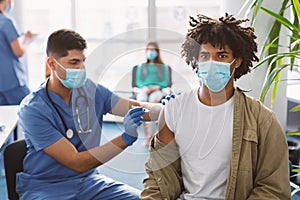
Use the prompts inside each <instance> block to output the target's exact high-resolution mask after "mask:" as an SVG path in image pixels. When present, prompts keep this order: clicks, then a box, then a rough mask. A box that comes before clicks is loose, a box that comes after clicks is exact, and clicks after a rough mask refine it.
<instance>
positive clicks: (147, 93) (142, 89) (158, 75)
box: [136, 42, 169, 146]
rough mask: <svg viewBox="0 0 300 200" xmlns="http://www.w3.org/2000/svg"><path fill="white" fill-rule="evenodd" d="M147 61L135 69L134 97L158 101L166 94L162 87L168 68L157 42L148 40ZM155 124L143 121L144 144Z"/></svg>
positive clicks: (164, 85)
mask: <svg viewBox="0 0 300 200" xmlns="http://www.w3.org/2000/svg"><path fill="white" fill-rule="evenodd" d="M146 57H147V61H146V62H145V63H142V64H141V65H139V66H138V68H137V71H136V86H137V87H138V88H139V89H138V91H137V95H136V99H137V100H138V101H144V102H152V103H158V102H160V101H161V100H162V98H163V97H164V96H165V95H167V94H166V93H165V92H164V91H163V89H164V88H166V87H167V86H168V83H169V74H168V68H167V66H166V65H165V64H164V63H163V61H162V59H161V56H160V50H159V46H158V43H157V42H149V43H148V44H147V46H146ZM155 127H156V124H154V123H152V122H149V123H145V124H144V126H143V130H144V132H145V135H146V141H145V146H148V145H149V142H150V140H151V137H152V135H153V133H154V131H155Z"/></svg>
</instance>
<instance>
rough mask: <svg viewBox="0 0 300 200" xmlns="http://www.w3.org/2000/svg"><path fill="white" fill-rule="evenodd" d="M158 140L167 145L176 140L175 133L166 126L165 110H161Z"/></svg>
mask: <svg viewBox="0 0 300 200" xmlns="http://www.w3.org/2000/svg"><path fill="white" fill-rule="evenodd" d="M158 139H159V140H160V141H161V142H163V143H165V144H169V143H170V142H172V140H173V139H174V133H173V132H172V131H171V130H170V129H169V127H168V126H167V124H166V121H165V115H164V109H162V110H161V113H160V115H159V119H158Z"/></svg>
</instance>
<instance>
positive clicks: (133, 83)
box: [130, 65, 173, 99]
mask: <svg viewBox="0 0 300 200" xmlns="http://www.w3.org/2000/svg"><path fill="white" fill-rule="evenodd" d="M137 68H138V65H135V66H133V68H132V79H131V87H132V88H133V91H132V96H131V97H130V98H131V99H136V94H137V91H138V87H137V85H136V71H137ZM167 69H168V78H169V80H168V85H167V87H166V88H164V89H163V91H164V93H165V94H166V95H168V94H171V87H172V84H173V82H172V68H171V67H170V66H169V65H167Z"/></svg>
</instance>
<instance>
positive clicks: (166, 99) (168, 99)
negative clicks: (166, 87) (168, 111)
mask: <svg viewBox="0 0 300 200" xmlns="http://www.w3.org/2000/svg"><path fill="white" fill-rule="evenodd" d="M171 99H175V94H170V95H167V96H166V97H165V98H164V99H163V100H161V103H162V105H166V104H167V103H168V102H169V101H170V100H171Z"/></svg>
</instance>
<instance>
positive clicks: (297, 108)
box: [290, 104, 300, 112]
mask: <svg viewBox="0 0 300 200" xmlns="http://www.w3.org/2000/svg"><path fill="white" fill-rule="evenodd" d="M298 111H300V104H299V105H297V106H295V107H294V108H292V109H291V110H290V112H298Z"/></svg>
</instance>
